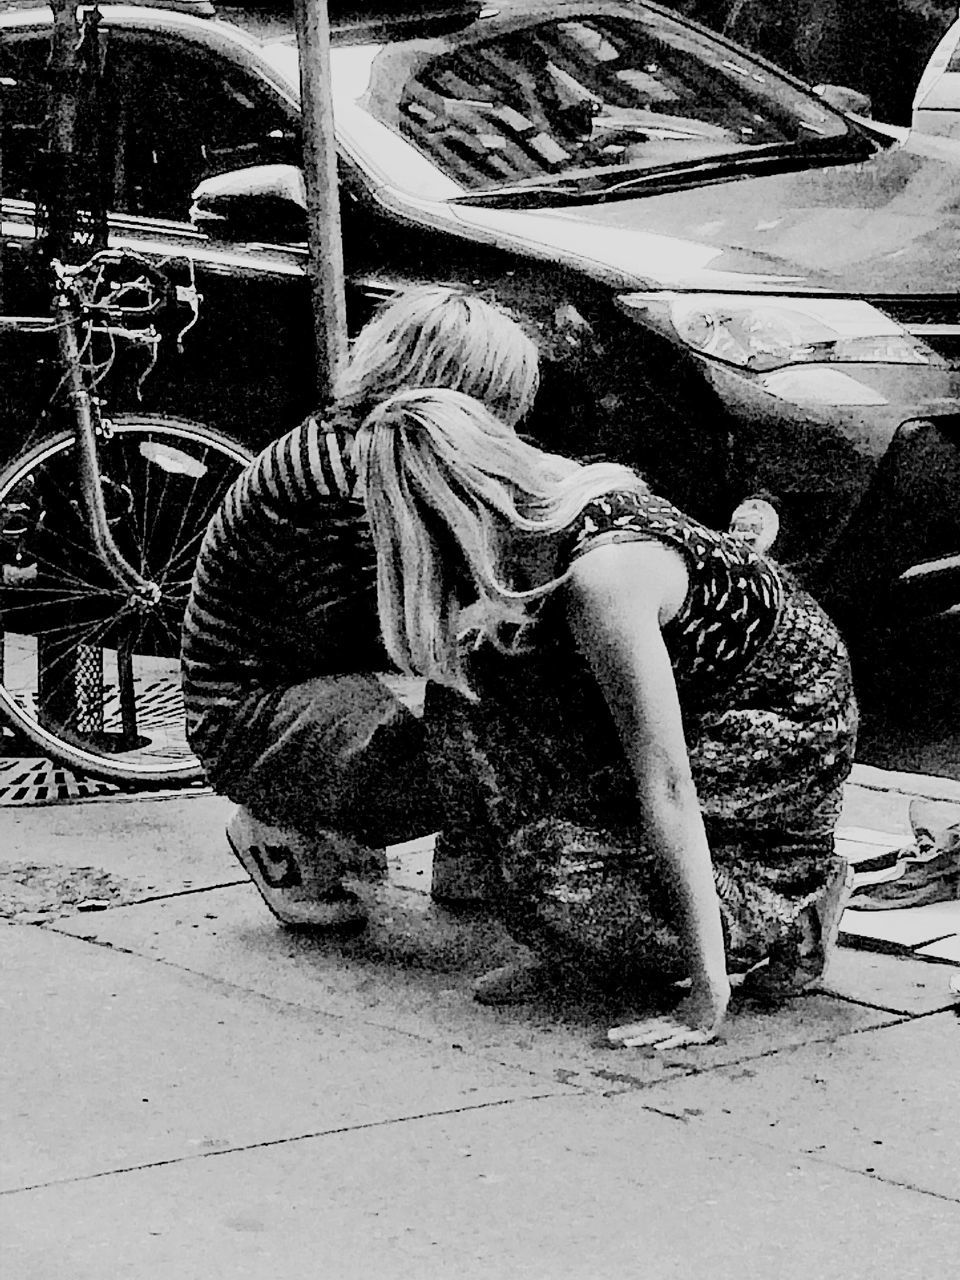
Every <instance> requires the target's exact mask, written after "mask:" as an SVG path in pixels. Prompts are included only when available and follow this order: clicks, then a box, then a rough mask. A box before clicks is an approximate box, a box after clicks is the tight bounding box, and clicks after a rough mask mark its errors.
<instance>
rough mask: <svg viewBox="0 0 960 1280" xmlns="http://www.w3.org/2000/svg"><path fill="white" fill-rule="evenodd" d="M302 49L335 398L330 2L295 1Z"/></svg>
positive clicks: (310, 233)
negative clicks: (328, 6) (328, 3)
mask: <svg viewBox="0 0 960 1280" xmlns="http://www.w3.org/2000/svg"><path fill="white" fill-rule="evenodd" d="M293 11H294V17H295V19H296V26H297V46H298V48H299V50H300V101H301V105H302V110H303V170H304V185H305V188H306V196H307V249H308V268H307V269H308V274H309V278H310V292H311V298H312V302H313V328H314V338H315V343H316V351H317V396H318V399H319V401H320V403H321V404H325V403H328V402H329V401H330V400H331V399H332V398H333V389H334V386H335V383H336V376H337V370H338V368H339V366H340V362H341V360H342V359H343V356H344V354H345V352H346V332H347V323H346V303H345V301H344V292H343V245H342V240H341V233H340V199H339V190H338V183H337V152H336V144H335V141H334V134H333V100H332V97H331V93H330V21H329V16H328V13H327V0H294V4H293Z"/></svg>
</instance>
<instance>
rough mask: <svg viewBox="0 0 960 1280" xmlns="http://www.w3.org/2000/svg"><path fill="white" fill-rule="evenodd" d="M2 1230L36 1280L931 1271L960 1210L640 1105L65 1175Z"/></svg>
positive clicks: (22, 1269)
mask: <svg viewBox="0 0 960 1280" xmlns="http://www.w3.org/2000/svg"><path fill="white" fill-rule="evenodd" d="M0 1233H2V1237H3V1240H4V1251H5V1256H6V1258H7V1259H8V1261H9V1264H10V1274H11V1275H15V1276H16V1277H17V1280H49V1278H50V1277H51V1276H59V1275H64V1274H67V1273H69V1276H70V1280H103V1277H105V1276H122V1277H123V1280H160V1278H161V1277H162V1278H166V1277H174V1276H175V1277H176V1278H177V1280H279V1278H280V1277H283V1276H296V1277H300V1276H304V1277H308V1276H309V1277H313V1276H332V1277H336V1278H337V1280H360V1278H361V1277H362V1278H363V1280H367V1278H368V1277H371V1276H374V1277H377V1278H378V1280H450V1278H451V1277H454V1276H456V1277H458V1278H459V1277H462V1278H463V1280H620V1278H621V1277H643V1280H689V1278H690V1277H691V1276H702V1277H707V1278H708V1280H771V1277H776V1280H878V1278H881V1277H882V1278H886V1277H896V1280H931V1278H937V1277H944V1276H948V1275H952V1274H954V1273H955V1269H956V1258H957V1255H958V1252H960V1207H958V1206H957V1205H956V1204H953V1203H948V1202H945V1201H943V1200H939V1199H937V1198H935V1197H931V1196H925V1195H919V1194H917V1193H915V1192H911V1191H908V1190H905V1189H904V1188H901V1187H898V1186H894V1185H891V1184H889V1183H885V1182H883V1181H880V1180H877V1179H876V1178H872V1177H870V1176H864V1175H862V1174H856V1173H851V1172H848V1171H846V1170H844V1169H840V1168H837V1167H833V1166H830V1165H828V1164H824V1163H821V1162H818V1161H815V1160H811V1159H810V1158H806V1157H802V1156H801V1157H794V1156H792V1155H786V1154H784V1153H782V1152H778V1151H775V1150H771V1149H770V1148H769V1147H767V1146H764V1145H761V1144H759V1143H753V1142H750V1141H744V1140H742V1139H738V1141H737V1142H736V1144H733V1143H730V1142H728V1141H726V1140H724V1139H722V1138H717V1137H715V1136H712V1135H710V1134H709V1133H706V1132H705V1131H704V1128H703V1126H699V1127H695V1126H694V1125H693V1124H692V1123H690V1122H689V1121H687V1122H679V1121H677V1120H674V1119H672V1118H667V1117H664V1116H661V1115H656V1114H653V1113H651V1112H650V1111H648V1110H645V1109H644V1108H643V1107H642V1106H641V1105H640V1098H639V1096H638V1095H635V1094H632V1095H629V1096H626V1097H624V1096H620V1097H617V1098H612V1099H609V1098H597V1097H592V1098H585V1097H582V1096H568V1097H565V1098H551V1099H544V1100H540V1101H536V1102H528V1101H516V1102H514V1103H512V1104H510V1105H509V1106H504V1107H491V1108H487V1109H484V1110H473V1111H461V1112H458V1113H456V1114H453V1115H443V1116H439V1117H426V1118H423V1119H419V1120H411V1121H409V1122H406V1123H403V1124H390V1123H387V1124H378V1125H374V1126H372V1127H369V1128H365V1129H354V1130H351V1131H349V1132H341V1133H335V1134H327V1135H324V1136H321V1137H316V1138H307V1139H302V1140H299V1141H294V1142H287V1143H282V1144H279V1145H273V1146H259V1147H255V1148H251V1149H249V1150H245V1151H240V1152H233V1153H227V1154H208V1155H198V1156H194V1157H192V1158H189V1159H185V1160H180V1161H177V1162H175V1163H173V1164H168V1165H166V1166H164V1167H158V1168H145V1169H140V1170H136V1171H131V1172H128V1173H122V1174H117V1175H113V1176H109V1177H101V1178H95V1179H88V1180H84V1181H79V1182H71V1183H66V1184H64V1183H61V1184H59V1185H57V1186H52V1187H46V1188H41V1189H38V1190H33V1191H28V1192H22V1193H19V1194H16V1195H10V1196H6V1197H0ZM67 1260H68V1265H65V1264H66V1263H67Z"/></svg>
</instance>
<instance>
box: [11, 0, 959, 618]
mask: <svg viewBox="0 0 960 1280" xmlns="http://www.w3.org/2000/svg"><path fill="white" fill-rule="evenodd" d="M353 7H354V9H357V8H360V9H363V10H364V12H363V13H361V14H360V15H359V16H353V17H350V18H349V19H348V18H344V17H341V16H340V13H339V10H338V8H337V6H336V3H335V0H334V4H333V21H334V27H335V30H334V49H333V52H332V85H331V87H332V93H333V98H334V106H335V114H336V127H337V136H338V140H339V148H340V180H341V192H342V197H341V198H342V208H343V233H344V255H345V261H346V270H347V284H346V289H347V302H348V312H349V319H350V325H351V327H352V328H353V329H356V328H357V327H358V326H359V325H360V324H362V323H363V322H364V321H365V320H366V319H367V317H368V316H369V314H370V313H371V310H372V308H373V307H374V306H376V305H377V304H378V303H379V302H380V301H381V300H382V299H384V298H386V297H387V296H389V295H390V294H391V292H392V291H393V290H394V289H396V288H397V287H398V286H402V285H404V284H406V283H408V282H411V281H417V280H424V279H429V280H444V281H463V282H466V283H467V284H470V285H472V286H474V287H476V288H479V289H481V290H483V291H485V292H486V293H488V294H489V295H491V296H495V297H497V298H499V299H501V300H502V301H503V302H504V303H506V304H508V305H510V306H512V307H514V308H515V309H516V311H517V312H518V313H519V314H520V315H521V316H522V317H523V318H524V319H525V321H526V322H527V323H529V324H530V325H531V326H533V327H534V328H535V329H536V331H537V333H538V335H539V339H540V342H541V345H542V348H543V351H544V355H545V376H544V385H543V390H542V394H541V396H540V398H539V402H538V406H537V410H536V412H535V414H534V416H533V418H532V419H531V421H530V422H529V423H528V424H527V429H528V430H529V431H530V433H531V434H532V435H533V436H534V437H535V438H537V439H538V440H540V441H541V442H542V443H543V444H544V445H546V446H549V447H551V448H555V449H559V450H564V451H567V452H570V453H574V454H577V455H582V456H598V455H603V456H609V457H616V458H618V459H621V460H623V461H626V462H628V463H631V464H633V465H635V466H637V467H639V468H640V469H642V470H643V471H644V472H645V473H646V474H647V475H648V476H649V478H650V480H651V482H652V483H653V484H654V485H655V487H657V488H658V489H659V490H660V491H662V492H663V493H665V494H666V495H668V496H669V497H671V498H673V499H674V500H675V501H677V502H678V503H680V504H681V505H682V506H684V507H686V508H688V509H689V510H691V511H692V512H693V513H695V514H697V515H698V516H700V517H702V518H704V519H706V520H708V521H711V522H713V523H715V524H719V525H725V524H726V522H727V520H728V518H729V516H730V513H731V512H732V511H733V509H734V507H736V506H737V504H738V503H739V502H740V501H741V500H742V499H743V498H745V497H747V496H750V495H756V494H759V495H762V496H763V497H764V499H765V500H767V501H769V502H771V503H772V504H773V505H774V507H775V508H776V510H777V513H778V516H779V521H780V528H781V532H780V536H779V539H778V542H777V544H776V546H775V548H774V551H775V554H777V555H778V556H779V557H780V558H781V559H782V560H784V561H785V562H787V563H789V564H792V565H794V566H796V568H797V570H798V572H800V573H801V574H803V575H805V576H806V577H807V579H808V580H809V581H810V583H811V584H812V585H813V586H814V587H815V589H816V590H818V591H819V592H821V594H822V595H823V597H824V599H825V600H826V601H827V602H828V604H830V606H831V607H833V608H834V609H835V610H836V611H838V612H840V613H841V614H842V615H843V617H844V618H846V619H847V620H848V621H850V622H854V621H855V622H857V623H864V624H865V622H866V621H867V620H869V619H872V620H873V621H878V620H879V621H885V620H887V619H889V618H890V617H892V616H894V617H896V618H897V619H898V620H899V621H901V622H904V623H906V624H909V623H911V622H912V620H913V619H915V618H919V617H923V616H929V615H942V614H943V615H945V614H948V613H949V611H950V610H951V609H953V608H954V607H955V606H956V605H957V603H958V601H960V555H958V553H960V254H958V248H960V215H958V212H957V208H958V196H960V162H958V161H957V160H956V159H955V158H954V156H953V153H952V152H950V151H949V149H947V150H945V151H944V153H943V154H942V155H935V156H931V155H924V154H918V153H917V152H916V151H915V150H914V149H913V148H912V144H911V141H910V137H909V136H907V137H906V138H904V136H903V135H904V131H903V130H901V131H900V133H899V134H898V133H896V131H893V130H885V129H884V128H883V126H879V125H877V126H873V125H870V124H868V123H865V122H863V121H856V120H853V119H851V118H850V117H847V116H845V115H843V114H842V113H840V112H839V111H837V110H835V109H834V108H832V107H831V106H830V105H829V103H828V102H826V101H825V100H824V99H823V98H821V97H818V96H817V95H816V94H815V93H814V92H813V91H812V90H811V89H810V88H809V87H808V86H806V85H804V84H802V83H800V82H799V81H797V80H794V79H792V78H790V77H789V76H787V75H785V74H784V73H782V72H780V71H779V70H777V68H775V67H774V66H772V65H771V64H770V63H767V62H765V61H763V60H762V59H760V58H757V57H756V56H753V55H751V54H749V53H747V52H746V51H745V50H743V49H742V48H740V47H738V46H737V45H735V44H733V43H731V42H729V41H727V40H725V39H723V38H721V37H719V36H717V35H716V34H714V33H711V32H709V31H707V30H706V29H705V28H703V27H700V26H698V25H696V24H694V23H691V22H689V21H686V20H684V19H682V18H679V17H677V15H676V14H673V13H670V12H668V11H667V10H664V9H661V8H659V7H658V6H656V5H653V4H646V3H623V2H622V0H550V3H542V2H540V0H497V2H496V3H493V4H481V3H479V2H476V3H472V2H463V3H457V4H453V5H448V6H446V7H445V8H441V9H439V10H436V11H433V10H429V11H425V12H423V13H419V14H417V13H407V14H406V15H404V14H399V15H398V14H397V13H396V12H395V13H394V15H393V16H392V17H391V16H389V15H387V16H376V15H375V14H373V13H372V9H373V6H372V5H370V4H368V5H366V6H357V5H355V6H353ZM49 31H50V14H49V11H48V10H44V9H21V10H18V11H14V12H7V13H3V14H2V15H0V77H2V78H3V81H4V83H5V85H6V89H5V98H4V104H3V106H4V109H3V135H2V142H3V195H4V206H3V207H4V224H3V241H4V243H3V251H4V264H3V265H4V283H3V289H4V306H5V309H6V310H7V311H9V312H22V311H28V310H30V309H31V307H35V306H37V305H39V303H40V300H41V299H42V296H43V290H42V287H41V283H40V282H39V281H38V256H37V253H36V237H35V230H36V229H35V225H34V224H35V206H34V204H33V203H32V199H33V192H34V178H33V175H34V172H35V164H36V159H37V153H38V150H39V149H40V148H41V146H42V141H43V127H44V103H45V60H46V56H47V44H48V39H49ZM99 64H100V66H101V68H102V76H101V83H100V86H99V93H98V95H97V101H98V104H99V106H98V111H99V113H100V119H99V122H98V128H97V129H95V130H93V129H90V128H87V129H86V131H84V130H81V145H82V146H86V147H87V148H88V149H89V151H90V154H89V156H88V157H87V163H88V164H89V165H91V166H96V164H97V158H96V157H97V155H99V156H101V157H102V161H101V167H100V169H99V173H100V175H101V178H102V181H103V182H104V183H105V184H106V188H107V190H108V192H109V205H110V209H111V213H110V230H111V236H112V237H113V241H114V243H116V244H118V245H130V246H133V247H135V248H136V249H137V250H138V251H140V252H141V253H145V254H148V255H152V256H154V257H156V258H168V257H171V256H174V257H180V258H183V259H187V260H189V262H190V263H192V264H193V267H194V269H195V271H196V276H197V281H198V284H199V288H200V291H201V293H202V294H203V306H202V309H201V316H200V321H199V324H198V325H197V326H196V328H195V329H194V330H193V332H192V333H191V334H190V335H189V337H188V340H187V342H186V343H185V354H184V355H183V356H182V357H180V358H178V359H176V360H170V361H168V362H167V363H166V364H165V365H164V367H163V368H162V369H161V370H160V371H159V373H158V375H157V376H155V377H154V378H153V379H151V380H150V382H149V383H147V385H146V391H145V396H146V398H147V406H146V407H148V408H151V409H156V410H163V409H169V410H176V411H177V412H179V413H181V414H187V415H189V416H192V417H195V418H198V419H200V420H205V421H207V422H209V423H210V424H212V425H217V426H221V427H223V428H225V429H227V430H230V431H233V432H234V433H236V434H238V435H240V436H241V437H242V438H243V439H244V440H245V441H247V442H248V443H249V444H251V445H260V444H262V443H264V442H265V441H266V440H267V439H269V438H270V437H272V436H274V435H276V434H279V433H280V432H281V431H282V430H284V429H286V428H287V427H289V426H290V425H291V424H292V423H293V422H294V421H295V420H296V419H297V418H298V417H299V416H300V415H301V414H302V413H303V412H304V411H305V410H307V409H308V408H309V407H310V405H311V365H310V361H311V354H310V339H311V324H310V318H309V310H308V301H309V300H308V291H307V287H306V283H305V277H304V264H305V246H304V240H305V215H304V209H303V200H302V181H301V177H300V174H299V172H298V170H297V165H298V163H299V158H300V145H301V143H300V126H299V120H298V110H297V102H298V84H299V79H298V58H297V48H296V41H295V38H294V34H293V30H292V19H291V18H290V17H289V16H287V15H284V14H282V13H277V12H273V13H270V14H268V15H263V14H257V13H254V12H247V11H239V10H231V11H229V13H226V12H225V11H224V12H222V15H221V17H220V18H219V19H213V20H211V19H204V18H198V17H195V16H192V15H190V14H181V13H177V12H171V11H170V10H169V9H166V10H163V11H161V10H156V9H150V8H143V7H136V8H134V7H126V8H124V7H119V6H117V7H114V6H110V7H106V6H105V7H104V9H103V19H102V24H101V49H100V56H99ZM88 135H89V136H88ZM97 137H99V139H100V142H101V145H100V147H99V150H98V149H97V148H96V147H95V146H94V143H95V141H96V138H97ZM37 341H38V340H37V338H36V337H29V338H27V337H24V338H23V339H19V338H18V339H16V340H14V339H12V338H4V339H3V349H2V351H0V358H2V360H3V364H4V366H5V369H6V374H5V376H4V377H3V379H2V383H0V386H2V392H0V396H2V401H0V412H2V419H0V431H2V441H3V444H4V446H5V448H6V449H8V450H9V449H13V448H15V447H17V445H18V444H19V442H20V441H21V440H22V438H23V437H24V435H25V434H26V432H27V431H28V430H29V428H30V424H31V423H32V422H34V421H35V420H36V415H37V413H38V412H39V409H40V408H41V407H42V405H43V403H44V402H45V399H46V398H47V397H48V396H49V394H50V391H51V389H52V388H53V386H54V385H55V384H56V381H57V378H58V372H57V369H56V366H55V363H54V362H53V361H52V360H51V359H50V357H49V355H41V356H38V353H37V350H36V343H37Z"/></svg>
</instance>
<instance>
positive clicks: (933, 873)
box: [847, 800, 960, 911]
mask: <svg viewBox="0 0 960 1280" xmlns="http://www.w3.org/2000/svg"><path fill="white" fill-rule="evenodd" d="M950 819H952V821H951V820H950ZM910 825H911V826H912V828H913V835H914V840H915V844H914V847H913V848H910V849H903V850H901V851H900V854H899V856H898V860H897V863H896V867H895V868H894V874H892V875H891V876H889V877H888V878H884V879H883V880H881V881H879V882H876V883H872V884H869V883H863V882H862V881H861V882H859V883H858V884H857V887H856V892H855V893H854V895H853V897H852V898H851V899H850V901H849V903H848V904H847V905H848V906H850V907H852V908H853V909H854V910H856V911H893V910H896V909H899V908H906V907H925V906H928V905H929V904H930V903H932V902H955V901H957V899H958V898H960V815H958V812H957V808H956V806H955V805H954V806H951V807H949V808H945V807H944V806H943V805H942V804H939V805H938V804H937V802H929V801H923V800H912V801H911V803H910Z"/></svg>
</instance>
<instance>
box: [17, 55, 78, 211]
mask: <svg viewBox="0 0 960 1280" xmlns="http://www.w3.org/2000/svg"><path fill="white" fill-rule="evenodd" d="M49 53H50V39H49V36H48V35H34V36H26V37H19V38H13V39H11V38H7V39H5V40H4V41H3V43H2V45H0V95H2V96H0V185H2V192H3V195H4V196H5V197H7V198H8V199H14V200H35V199H36V197H37V184H38V182H40V181H42V174H41V171H40V168H39V166H40V163H41V160H42V156H43V154H44V152H45V149H46V141H47V94H48V74H47V63H48V60H49ZM93 145H94V130H93V121H92V118H91V110H90V104H86V105H82V106H81V107H80V109H79V110H78V115H77V121H76V134H75V151H76V155H77V158H78V164H77V180H78V181H79V182H80V183H81V186H82V184H83V182H84V180H85V179H86V178H87V177H89V176H90V175H91V173H92V170H93V168H94V166H93V162H92V156H93V154H94V152H93Z"/></svg>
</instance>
